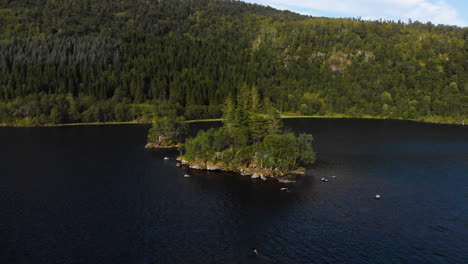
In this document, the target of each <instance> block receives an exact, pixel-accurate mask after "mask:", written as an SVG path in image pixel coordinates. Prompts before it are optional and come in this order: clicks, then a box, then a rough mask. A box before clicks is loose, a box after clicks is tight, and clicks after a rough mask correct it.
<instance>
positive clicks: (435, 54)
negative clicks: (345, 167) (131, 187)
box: [0, 0, 468, 124]
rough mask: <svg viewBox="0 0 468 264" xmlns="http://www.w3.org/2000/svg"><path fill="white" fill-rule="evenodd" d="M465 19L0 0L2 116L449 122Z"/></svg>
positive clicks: (464, 53) (467, 63)
mask: <svg viewBox="0 0 468 264" xmlns="http://www.w3.org/2000/svg"><path fill="white" fill-rule="evenodd" d="M467 39H468V28H458V27H449V26H434V25H432V24H421V23H419V22H415V23H412V24H409V25H408V24H404V23H391V22H381V21H375V22H369V21H360V20H352V19H327V18H313V17H307V16H301V15H298V14H294V13H291V12H283V11H278V10H275V9H272V8H268V7H262V6H259V5H252V4H246V3H243V2H239V1H220V0H179V1H177V0H176V1H174V0H160V1H153V0H151V1H150V0H123V1H112V0H105V1H102V0H101V1H97V0H74V1H71V0H34V1H32V0H30V1H25V0H22V1H15V0H3V1H0V123H2V122H3V123H17V124H45V123H67V122H96V121H99V122H105V121H128V120H134V119H139V118H144V119H150V118H151V114H152V111H153V106H152V105H161V104H162V103H163V102H165V104H166V105H167V104H169V106H170V107H174V108H176V109H178V111H179V114H183V115H185V116H186V117H187V118H189V119H193V118H211V117H219V116H220V115H221V113H220V110H221V108H222V107H221V106H222V104H223V102H224V101H225V100H226V98H227V97H229V96H235V95H236V94H237V92H238V91H239V89H240V87H242V86H244V85H246V86H257V88H258V89H259V91H260V93H261V95H262V97H264V98H268V99H269V100H271V101H272V102H273V103H274V104H275V105H276V106H277V107H278V108H279V109H280V110H281V111H283V112H293V113H300V114H305V115H334V114H343V115H349V116H357V117H359V116H366V115H369V116H381V117H394V118H407V119H425V120H445V121H448V122H459V121H460V120H462V119H464V118H466V117H467V116H468V42H467Z"/></svg>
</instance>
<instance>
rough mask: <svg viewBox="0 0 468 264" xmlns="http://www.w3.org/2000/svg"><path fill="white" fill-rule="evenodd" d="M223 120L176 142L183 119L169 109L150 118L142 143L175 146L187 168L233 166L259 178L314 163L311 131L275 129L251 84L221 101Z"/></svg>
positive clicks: (269, 109) (273, 117)
mask: <svg viewBox="0 0 468 264" xmlns="http://www.w3.org/2000/svg"><path fill="white" fill-rule="evenodd" d="M223 122H224V125H223V126H222V127H220V128H211V129H209V130H207V131H200V132H199V133H198V135H197V136H196V137H195V138H189V139H187V140H186V141H185V143H184V144H180V142H181V137H182V135H184V133H185V131H186V125H185V122H184V120H183V118H180V117H175V115H174V113H169V115H168V116H163V117H159V118H157V119H156V121H155V122H154V124H153V127H152V128H151V129H150V131H149V134H148V140H149V142H148V145H147V148H158V147H162V148H165V147H177V146H179V147H181V151H182V153H183V155H182V156H180V157H178V160H179V161H180V162H181V163H182V164H183V165H186V166H188V167H190V168H192V169H198V170H221V171H233V172H239V173H240V174H242V175H248V176H251V177H252V178H261V179H264V180H266V179H267V178H268V177H274V178H278V179H280V180H281V181H289V180H291V179H292V178H293V177H294V176H296V175H301V174H305V169H304V168H303V167H300V166H306V165H311V164H313V163H314V162H315V153H314V152H313V149H312V140H313V137H312V135H309V134H301V135H299V136H296V135H294V134H292V133H281V128H282V121H281V117H280V115H279V111H278V110H277V109H276V108H275V107H274V106H273V104H272V103H271V102H270V101H269V99H264V100H263V102H262V100H261V99H260V96H259V94H258V89H257V88H256V87H255V86H253V87H248V86H246V85H244V86H243V87H242V88H241V89H240V92H239V93H238V96H237V99H236V100H234V99H232V97H229V98H228V99H227V100H226V103H225V108H224V116H223Z"/></svg>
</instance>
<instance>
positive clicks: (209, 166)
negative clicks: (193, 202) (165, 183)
mask: <svg viewBox="0 0 468 264" xmlns="http://www.w3.org/2000/svg"><path fill="white" fill-rule="evenodd" d="M176 160H177V161H178V162H179V163H178V164H177V167H183V168H186V169H190V170H196V171H221V172H230V173H236V174H238V175H239V176H242V177H249V178H251V179H260V180H263V181H266V180H268V179H269V178H271V179H274V180H277V181H278V182H280V183H294V182H296V180H297V178H298V177H300V176H305V175H306V168H304V167H298V168H296V169H294V170H285V169H279V168H275V169H273V168H260V167H258V166H255V165H254V166H251V165H252V164H251V165H247V166H244V165H243V166H235V167H233V166H232V165H227V164H226V162H225V161H223V160H217V161H214V162H213V161H203V160H196V161H193V162H189V161H187V160H185V158H184V157H183V156H179V157H177V158H176Z"/></svg>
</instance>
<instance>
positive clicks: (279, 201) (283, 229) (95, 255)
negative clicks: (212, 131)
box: [0, 119, 468, 264]
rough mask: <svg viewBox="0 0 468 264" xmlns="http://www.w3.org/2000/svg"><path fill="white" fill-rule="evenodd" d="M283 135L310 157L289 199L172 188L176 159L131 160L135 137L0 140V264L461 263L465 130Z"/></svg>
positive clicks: (369, 127)
mask: <svg viewBox="0 0 468 264" xmlns="http://www.w3.org/2000/svg"><path fill="white" fill-rule="evenodd" d="M213 125H216V124H215V123H199V124H193V125H192V127H191V131H192V133H195V132H196V131H197V130H198V129H201V128H207V127H209V126H213ZM285 127H286V129H287V130H289V131H293V132H297V133H299V132H308V133H312V134H313V135H314V138H315V142H314V149H315V151H316V152H317V154H318V162H317V163H316V164H315V165H314V166H312V167H311V168H309V169H308V172H307V175H306V176H305V177H301V178H300V179H299V180H298V182H297V183H296V184H294V185H290V186H289V187H290V189H291V192H289V193H286V192H281V191H280V188H282V187H284V185H282V184H279V183H277V182H274V181H267V182H263V181H261V180H259V181H257V180H251V179H249V178H248V177H242V176H239V175H236V174H230V173H217V172H195V171H191V172H190V174H191V176H192V177H191V178H188V179H187V178H184V177H183V175H184V174H185V173H186V172H185V171H184V170H183V169H179V168H177V167H176V166H175V164H176V162H175V160H174V158H175V157H176V156H177V154H178V152H177V151H175V150H157V151H148V150H145V149H144V148H143V147H144V145H145V140H146V132H147V130H148V128H149V127H148V126H142V125H127V126H76V127H57V128H0V165H1V171H0V263H9V264H12V263H112V264H116V263H142V264H143V263H360V264H362V263H425V264H426V263H468V250H467V249H468V127H462V126H451V125H436V124H424V123H416V122H409V121H391V120H355V119H291V120H286V121H285ZM165 156H168V157H170V158H171V159H170V160H168V161H164V160H163V158H164V157H165ZM331 176H336V179H334V180H332V179H331ZM322 177H326V178H330V182H328V183H324V182H321V181H320V179H321V178H322ZM376 194H380V195H381V196H382V199H381V200H375V199H374V196H375V195H376ZM253 249H257V250H258V252H259V253H260V256H259V257H258V256H255V254H253Z"/></svg>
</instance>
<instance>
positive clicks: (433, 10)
mask: <svg viewBox="0 0 468 264" xmlns="http://www.w3.org/2000/svg"><path fill="white" fill-rule="evenodd" d="M243 1H245V2H249V3H257V4H262V5H268V6H271V7H274V8H277V9H282V10H284V9H287V10H291V11H294V12H297V13H301V14H306V15H312V16H325V17H345V18H346V17H348V18H349V17H355V18H357V17H361V18H362V19H371V20H376V19H380V18H382V19H390V20H399V19H400V20H402V21H405V22H406V21H408V19H412V20H413V21H416V20H418V21H420V22H423V23H426V22H428V21H430V22H432V23H433V24H436V25H438V24H445V25H457V26H461V27H466V26H468V0H243Z"/></svg>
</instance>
